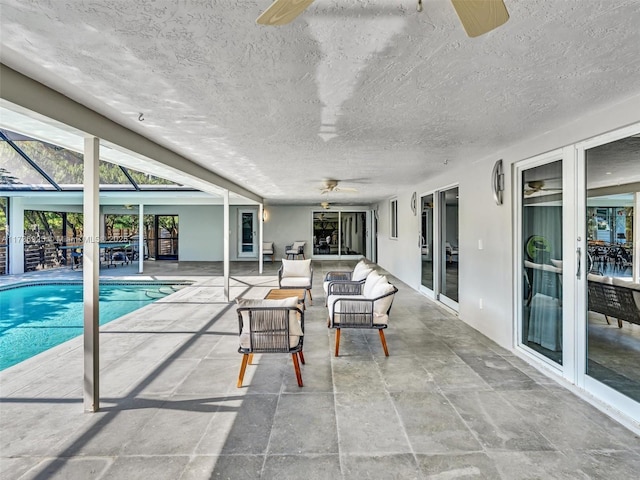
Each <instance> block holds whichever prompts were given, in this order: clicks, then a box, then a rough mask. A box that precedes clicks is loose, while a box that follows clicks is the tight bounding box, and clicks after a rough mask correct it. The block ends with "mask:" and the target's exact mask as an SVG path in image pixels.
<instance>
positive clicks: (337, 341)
mask: <svg viewBox="0 0 640 480" xmlns="http://www.w3.org/2000/svg"><path fill="white" fill-rule="evenodd" d="M339 350H340V329H339V328H336V357H337V356H338V351H339Z"/></svg>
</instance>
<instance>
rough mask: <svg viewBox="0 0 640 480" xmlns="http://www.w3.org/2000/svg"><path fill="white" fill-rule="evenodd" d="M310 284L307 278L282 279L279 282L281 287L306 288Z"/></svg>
mask: <svg viewBox="0 0 640 480" xmlns="http://www.w3.org/2000/svg"><path fill="white" fill-rule="evenodd" d="M309 283H310V280H309V277H282V279H281V280H280V286H281V287H289V288H291V287H297V288H304V287H308V286H309Z"/></svg>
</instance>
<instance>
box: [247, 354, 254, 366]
mask: <svg viewBox="0 0 640 480" xmlns="http://www.w3.org/2000/svg"><path fill="white" fill-rule="evenodd" d="M248 363H249V365H253V353H250V354H249V362H248Z"/></svg>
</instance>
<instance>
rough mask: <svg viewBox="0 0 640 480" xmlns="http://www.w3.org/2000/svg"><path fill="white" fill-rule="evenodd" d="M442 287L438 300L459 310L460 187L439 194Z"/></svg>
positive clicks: (440, 287)
mask: <svg viewBox="0 0 640 480" xmlns="http://www.w3.org/2000/svg"><path fill="white" fill-rule="evenodd" d="M439 199H440V208H439V212H438V213H439V228H440V251H439V260H440V261H439V266H440V285H439V295H438V299H439V300H440V301H441V302H442V303H444V304H445V305H447V306H449V307H451V308H453V309H454V310H458V271H459V255H458V187H455V188H450V189H448V190H444V191H441V192H439Z"/></svg>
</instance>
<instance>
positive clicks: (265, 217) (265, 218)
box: [262, 208, 269, 222]
mask: <svg viewBox="0 0 640 480" xmlns="http://www.w3.org/2000/svg"><path fill="white" fill-rule="evenodd" d="M268 220H269V212H267V210H265V209H264V208H263V209H262V221H263V222H266V221H268Z"/></svg>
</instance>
